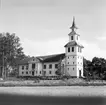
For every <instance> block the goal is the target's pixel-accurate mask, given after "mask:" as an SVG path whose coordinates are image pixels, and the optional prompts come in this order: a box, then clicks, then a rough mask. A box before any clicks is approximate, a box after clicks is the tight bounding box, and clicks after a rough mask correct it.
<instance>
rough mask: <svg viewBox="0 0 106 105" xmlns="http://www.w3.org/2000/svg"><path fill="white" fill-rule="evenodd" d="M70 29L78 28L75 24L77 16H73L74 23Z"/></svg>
mask: <svg viewBox="0 0 106 105" xmlns="http://www.w3.org/2000/svg"><path fill="white" fill-rule="evenodd" d="M70 29H72V31H74V29H78V28H77V27H76V25H75V17H74V16H73V23H72V26H71V27H70Z"/></svg>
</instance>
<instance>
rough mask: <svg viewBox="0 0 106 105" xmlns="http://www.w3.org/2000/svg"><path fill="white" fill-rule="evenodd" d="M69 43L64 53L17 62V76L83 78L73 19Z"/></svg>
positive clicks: (81, 56) (78, 41)
mask: <svg viewBox="0 0 106 105" xmlns="http://www.w3.org/2000/svg"><path fill="white" fill-rule="evenodd" d="M70 29H71V32H70V33H69V34H68V35H69V41H68V43H66V45H65V46H64V48H65V53H62V54H54V55H47V56H37V57H32V58H27V59H24V60H22V61H20V62H19V76H53V77H54V76H59V75H58V74H57V73H56V72H57V71H59V70H60V72H61V75H65V76H70V77H77V78H79V77H83V55H82V49H83V48H84V47H83V46H82V45H81V44H80V35H79V34H77V33H76V30H77V29H78V28H77V27H76V24H75V18H73V22H72V26H71V27H70Z"/></svg>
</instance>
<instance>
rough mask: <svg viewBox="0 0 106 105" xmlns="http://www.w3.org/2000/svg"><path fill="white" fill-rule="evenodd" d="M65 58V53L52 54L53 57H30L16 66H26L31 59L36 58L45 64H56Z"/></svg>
mask: <svg viewBox="0 0 106 105" xmlns="http://www.w3.org/2000/svg"><path fill="white" fill-rule="evenodd" d="M64 57H65V53H62V54H54V55H47V56H37V57H30V58H25V59H23V60H20V61H19V62H18V65H25V64H28V62H29V61H30V60H32V59H33V58H37V59H38V60H39V61H40V62H43V63H46V62H58V61H60V60H62V59H63V58H64Z"/></svg>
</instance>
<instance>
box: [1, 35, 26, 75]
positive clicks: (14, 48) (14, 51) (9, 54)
mask: <svg viewBox="0 0 106 105" xmlns="http://www.w3.org/2000/svg"><path fill="white" fill-rule="evenodd" d="M0 57H1V58H2V59H0V65H1V66H2V67H3V71H2V76H3V77H5V76H6V68H7V67H9V66H11V67H12V68H14V67H15V66H16V63H17V60H19V59H23V58H24V57H25V55H24V53H23V48H22V47H21V43H20V39H19V37H17V36H15V34H14V33H13V34H10V33H2V34H0Z"/></svg>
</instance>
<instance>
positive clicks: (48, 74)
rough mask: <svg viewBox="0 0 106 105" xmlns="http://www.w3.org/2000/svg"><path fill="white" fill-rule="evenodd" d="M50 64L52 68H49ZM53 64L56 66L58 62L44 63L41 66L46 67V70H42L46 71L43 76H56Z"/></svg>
mask: <svg viewBox="0 0 106 105" xmlns="http://www.w3.org/2000/svg"><path fill="white" fill-rule="evenodd" d="M50 64H52V68H51V69H50V68H49V65H50ZM55 64H58V62H51V63H44V64H43V65H46V69H43V71H46V74H45V76H57V75H56V73H55V72H56V70H57V68H55ZM49 71H51V74H50V73H49Z"/></svg>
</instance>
